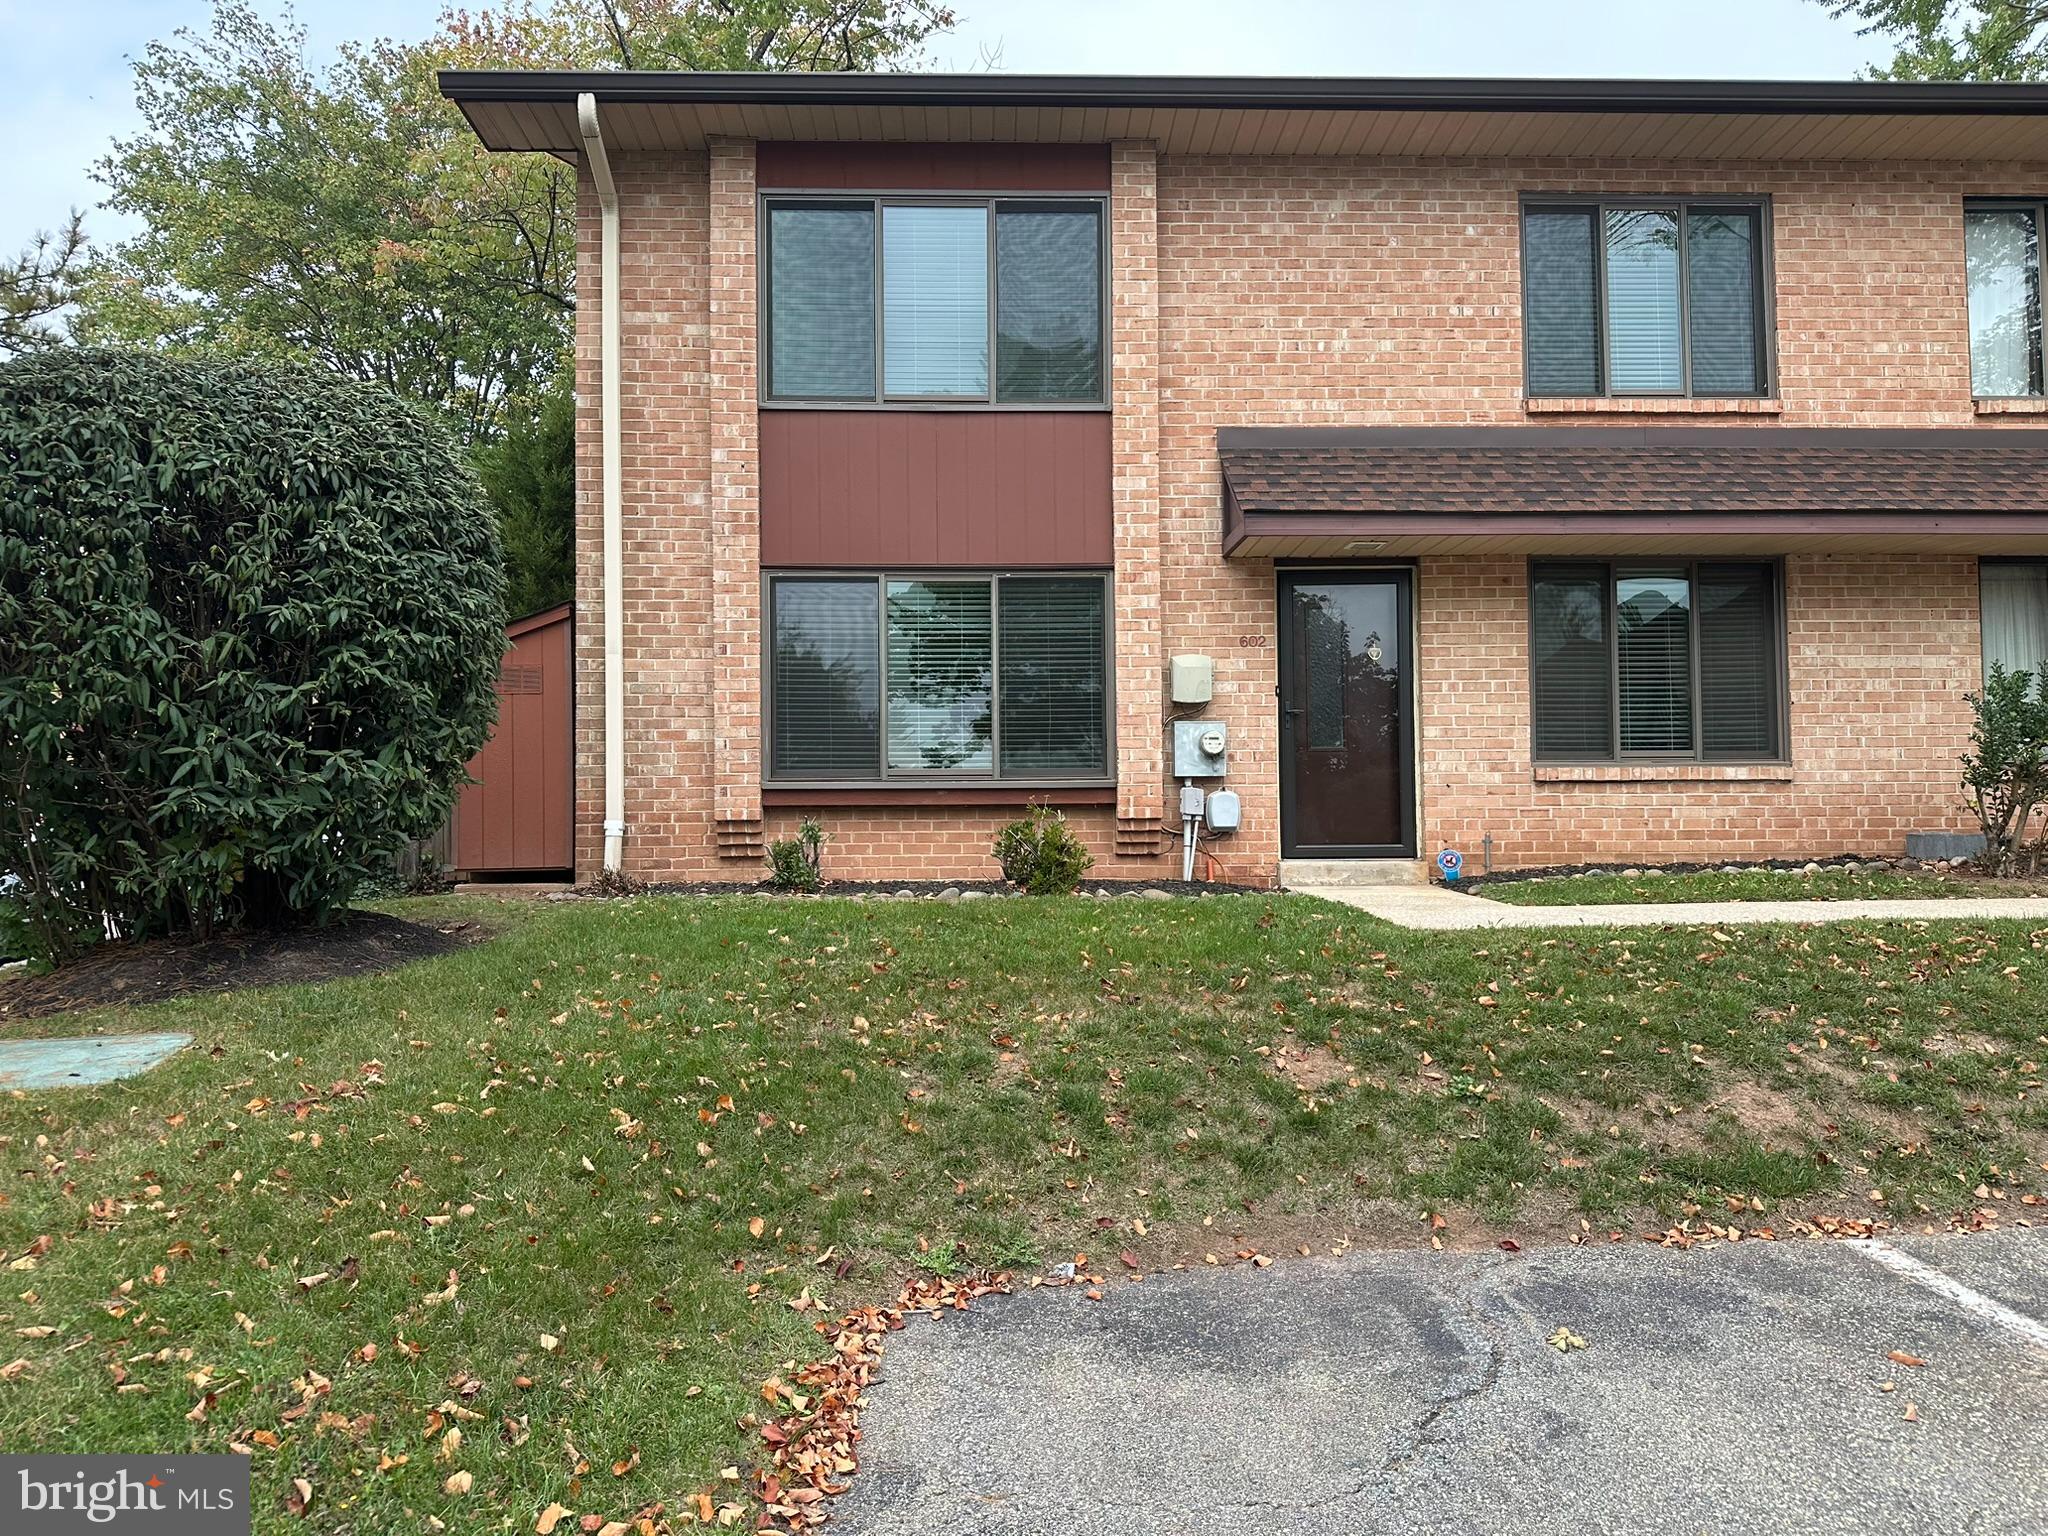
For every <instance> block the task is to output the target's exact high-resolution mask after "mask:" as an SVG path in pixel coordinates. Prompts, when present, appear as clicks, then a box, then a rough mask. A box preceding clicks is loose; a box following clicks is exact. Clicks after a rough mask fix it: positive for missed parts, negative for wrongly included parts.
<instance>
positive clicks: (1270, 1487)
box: [834, 1229, 2048, 1536]
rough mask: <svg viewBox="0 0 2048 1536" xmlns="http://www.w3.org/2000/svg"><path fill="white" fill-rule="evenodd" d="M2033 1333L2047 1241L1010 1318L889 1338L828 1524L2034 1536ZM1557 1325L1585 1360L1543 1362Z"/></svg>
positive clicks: (1752, 1257)
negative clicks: (849, 1483)
mask: <svg viewBox="0 0 2048 1536" xmlns="http://www.w3.org/2000/svg"><path fill="white" fill-rule="evenodd" d="M2044 1322H2048V1233H2043V1232H2039V1231H2033V1230H2027V1229H2008V1230H2005V1231H2002V1232H1994V1233H1984V1234H1976V1235H1971V1236H1948V1237H1934V1238H1897V1239H1891V1240H1888V1241H1887V1242H1886V1243H1884V1244H1881V1245H1875V1246H1873V1245H1866V1244H1858V1243H1847V1242H1837V1243H1823V1242H1777V1243H1766V1242H1748V1243H1742V1244H1737V1245H1734V1246H1722V1247H1715V1248H1710V1249H1703V1250H1694V1251H1691V1252H1677V1251H1671V1250H1666V1249H1661V1248H1657V1247H1654V1246H1651V1245H1648V1244H1634V1245H1624V1246H1604V1245H1603V1246H1597V1247H1585V1248H1550V1249H1541V1250H1535V1249H1532V1250H1528V1251H1525V1252H1523V1253H1520V1254H1507V1253H1500V1252H1490V1253H1465V1254H1450V1253H1431V1252H1428V1251H1426V1250H1425V1251H1417V1252H1400V1253H1375V1254H1366V1253H1358V1254H1350V1255H1346V1256H1345V1257H1343V1258H1319V1259H1298V1260H1292V1261H1283V1262H1279V1263H1276V1264H1274V1265H1273V1266H1272V1267H1271V1268H1269V1269H1263V1270H1261V1269H1253V1268H1250V1267H1242V1268H1232V1269H1225V1270H1205V1271H1201V1272H1186V1273H1173V1274H1164V1275H1156V1276H1151V1277H1148V1278H1147V1279H1146V1280H1145V1281H1144V1283H1143V1284H1118V1285H1114V1286H1110V1287H1106V1288H1105V1291H1104V1299H1103V1300H1102V1301H1100V1302H1090V1301H1087V1300H1086V1299H1085V1298H1084V1295H1083V1293H1082V1292H1081V1291H1080V1290H1079V1289H1068V1290H1040V1291H1036V1292H1027V1293H1024V1294H1022V1295H1019V1296H1017V1297H1014V1298H1007V1299H1004V1298H995V1299H991V1300H988V1301H984V1302H982V1303H978V1304H977V1305H976V1306H975V1308H974V1309H973V1310H971V1311H969V1312H967V1313H965V1314H962V1315H956V1316H951V1317H947V1318H944V1319H941V1320H939V1321H936V1322H932V1321H926V1320H922V1319H920V1320H918V1321H916V1322H915V1323H913V1324H912V1326H911V1327H910V1328H908V1329H907V1330H906V1331H905V1332H904V1333H902V1334H900V1335H898V1336H897V1337H896V1339H894V1340H893V1341H892V1342H891V1345H890V1348H889V1353H888V1358H887V1362H886V1369H885V1372H884V1375H883V1379H882V1380H881V1381H880V1383H879V1384H878V1385H877V1386H876V1387H875V1388H874V1389H873V1391H872V1393H871V1394H870V1400H869V1408H868V1412H867V1414H866V1416H865V1418H864V1420H863V1424H864V1429H865V1437H864V1441H863V1449H862V1457H861V1460H862V1467H861V1471H860V1474H859V1475H858V1476H857V1477H856V1478H855V1479H854V1480H853V1488H852V1490H851V1491H850V1492H849V1493H847V1494H846V1495H845V1497H844V1498H843V1499H841V1500H840V1501H838V1502H837V1504H836V1506H835V1510H834V1513H835V1516H836V1522H835V1523H837V1524H838V1525H839V1526H840V1528H841V1529H843V1530H845V1531H847V1532H849V1533H852V1536H898V1533H903V1536H907V1533H911V1532H917V1533H931V1532H941V1531H943V1532H949V1533H971V1532H985V1533H990V1536H1013V1533H1014V1536H1024V1533H1033V1536H1037V1533H1045V1536H1053V1533H1059V1536H1084V1533H1104V1536H1108V1533H1116V1536H1125V1533H1132V1532H1148V1533H1149V1532H1161V1533H1181V1532H1212V1531H1231V1532H1301V1533H1308V1532H1315V1533H1318V1536H1323V1533H1331V1532H1345V1533H1351V1532H1379V1531H1384V1532H1390V1533H1392V1532H1400V1533H1421V1532H1445V1533H1448V1532H1496V1531H1499V1532H1508V1531H1512V1532H1517V1533H1529V1532H1550V1531H1556V1532H1577V1533H1583V1532H1646V1531H1657V1532H1673V1533H1687V1532H1814V1533H1830V1536H1839V1533H1843V1532H1884V1533H1887V1536H1891V1533H1911V1532H1928V1533H1935V1532H1939V1533H1943V1536H1948V1533H1958V1532H1971V1533H1993V1532H2013V1533H2020V1532H2027V1533H2036V1536H2038V1533H2040V1532H2043V1531H2048V1326H2044ZM1559 1328H1565V1329H1568V1330H1569V1331H1570V1332H1572V1333H1573V1334H1576V1335H1577V1336H1578V1337H1580V1338H1582V1339H1583V1340H1584V1341H1585V1347H1584V1348H1583V1349H1580V1348H1570V1349H1567V1350H1566V1351H1564V1352H1562V1353H1560V1352H1559V1351H1558V1350H1557V1349H1556V1348H1554V1347H1552V1346H1551V1345H1550V1344H1549V1343H1548V1342H1547V1341H1548V1340H1549V1338H1550V1337H1551V1336H1552V1335H1553V1334H1554V1333H1555V1332H1556V1330H1557V1329H1559ZM1894 1350H1896V1351H1899V1352H1901V1353H1903V1354H1906V1355H1910V1356H1913V1357H1916V1358H1918V1359H1921V1360H1924V1361H1925V1362H1926V1363H1925V1364H1924V1365H1919V1366H1914V1365H1910V1364H1901V1363H1896V1362H1894V1361H1893V1360H1891V1359H1889V1358H1887V1356H1888V1354H1889V1353H1890V1352H1891V1351H1894ZM1885 1383H1891V1384H1892V1388H1891V1390H1889V1391H1887V1390H1885V1389H1884V1384H1885ZM1909 1405H1910V1408H1911V1412H1910V1414H1909V1411H1908V1409H1909Z"/></svg>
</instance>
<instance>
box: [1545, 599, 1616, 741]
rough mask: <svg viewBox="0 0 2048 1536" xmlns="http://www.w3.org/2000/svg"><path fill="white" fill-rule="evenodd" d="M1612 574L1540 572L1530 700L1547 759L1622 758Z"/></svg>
mask: <svg viewBox="0 0 2048 1536" xmlns="http://www.w3.org/2000/svg"><path fill="white" fill-rule="evenodd" d="M1607 585H1608V575H1607V568H1606V567H1605V566H1600V565H1548V566H1538V567H1536V569H1535V571H1534V572H1533V573H1532V576H1531V580H1530V585H1529V650H1530V692H1531V698H1532V701H1533V704H1534V711H1533V716H1532V719H1533V724H1534V734H1533V738H1532V739H1533V743H1534V746H1535V751H1536V756H1538V757H1539V758H1575V759H1579V758H1605V757H1612V756H1613V755H1614V687H1613V683H1614V659H1613V656H1612V654H1611V653H1610V652H1609V650H1608V645H1607Z"/></svg>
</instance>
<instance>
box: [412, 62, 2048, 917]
mask: <svg viewBox="0 0 2048 1536" xmlns="http://www.w3.org/2000/svg"><path fill="white" fill-rule="evenodd" d="M442 84H443V89H444V90H445V92H446V93H447V94H448V95H449V96H450V97H451V98H453V99H454V100H455V101H456V102H457V103H459V104H460V106H461V108H462V110H463V111H464V112H465V113H466V114H467V116H468V118H469V120H470V122H471V123H472V124H473V126H474V127H475V130H476V132H477V133H478V134H479V135H480V136H481V138H482V140H483V142H484V143H485V144H487V145H488V146H489V147H490V148H492V149H494V150H502V151H507V152H540V153H550V154H555V155H558V156H562V157H564V158H566V159H569V160H571V161H573V162H575V163H576V164H577V165H579V167H580V168H581V186H582V201H581V217H580V225H579V227H580V247H579V269H578V271H579V282H580V288H581V294H582V300H583V302H582V303H581V305H580V307H579V311H578V318H577V333H576V334H577V362H578V381H577V397H578V438H577V446H578V479H579V499H578V523H577V573H578V574H577V594H576V596H577V609H576V613H577V618H576V633H575V675H576V743H577V745H576V765H577V766H576V793H575V805H576V843H575V850H576V852H575V856H576V863H577V869H578V873H579V874H580V875H582V876H585V877H588V876H590V875H592V874H594V873H595V872H596V871H597V870H598V869H599V868H600V867H601V866H602V865H604V864H612V865H614V866H617V867H621V868H623V869H624V870H625V871H626V872H627V873H628V874H630V875H633V876H636V877H639V878H643V879H648V880H684V879H688V880H700V879H751V878H754V877H755V876H756V875H757V874H758V872H759V868H760V865H759V860H760V855H761V850H762V847H763V844H764V840H766V839H769V838H773V837H776V836H778V835H783V834H785V833H786V832H787V831H788V830H789V829H790V828H792V827H793V826H794V824H795V822H796V821H797V819H798V818H799V817H801V816H803V815H805V814H815V815H817V816H819V817H820V818H821V819H822V820H823V821H824V822H825V824H826V827H827V830H828V832H829V834H830V836H831V843H830V846H829V851H828V861H829V862H828V870H827V872H828V874H831V875H835V876H838V877H841V878H875V879H898V878H915V877H945V878H970V877H972V878H986V877H988V876H990V875H991V874H993V873H994V867H993V863H992V860H991V858H990V855H989V847H990V843H991V840H992V836H993V833H994V831H995V829H996V828H997V827H998V826H1000V825H1001V824H1002V823H1003V822H1005V821H1007V820H1009V819H1011V818H1013V817H1015V816H1016V815H1018V814H1019V813H1020V810H1021V808H1022V807H1023V806H1025V805H1026V804H1027V803H1032V802H1044V803H1050V804H1054V805H1058V806H1061V807H1063V808H1064V809H1065V811H1066V814H1067V815H1068V817H1069V819H1070V820H1071V821H1072V822H1073V824H1074V825H1075V826H1076V827H1077V828H1078V829H1079V830H1080V831H1081V832H1082V834H1083V835H1084V836H1085V837H1086V838H1087V840H1088V842H1089V843H1090V845H1091V846H1092V848H1093V850H1094V852H1095V855H1096V858H1097V867H1096V871H1095V875H1096V876H1098V877H1102V878H1109V879H1117V878H1123V879H1152V878H1159V877H1161V876H1164V875H1170V874H1174V873H1177V872H1178V870H1179V867H1180V847H1179V844H1180V838H1181V830H1182V829H1181V823H1180V812H1179V790H1180V785H1181V783H1182V782H1183V781H1182V780H1181V779H1180V778H1179V777H1177V775H1176V767H1177V766H1178V767H1180V768H1183V769H1188V770H1199V771H1200V774H1201V776H1200V777H1198V778H1195V779H1193V782H1195V783H1197V784H1198V785H1199V786H1200V787H1202V788H1204V789H1208V790H1216V789H1228V790H1230V791H1233V792H1235V794H1236V796H1237V797H1238V801H1239V809H1240V815H1239V818H1238V819H1239V825H1238V827H1237V829H1236V830H1235V831H1219V832H1216V833H1207V832H1205V833H1204V834H1203V841H1202V847H1203V850H1204V852H1205V854H1206V855H1207V857H1205V858H1204V859H1203V860H1202V861H1201V863H1200V865H1199V868H1200V870H1201V872H1203V873H1205V874H1208V875H1212V876H1216V877H1220V878H1226V879H1232V880H1238V881H1249V882H1253V883H1270V882H1273V881H1275V880H1276V879H1279V878H1282V877H1283V875H1284V874H1285V873H1286V872H1287V861H1294V860H1301V861H1317V862H1321V861H1328V860H1338V859H1343V860H1355V861H1368V860H1374V861H1384V862H1382V863H1378V864H1373V865H1366V864H1363V863H1360V864H1356V865H1353V866H1351V867H1353V868H1356V869H1366V868H1370V869H1373V870H1390V871H1399V870H1408V869H1413V868H1416V867H1417V866H1418V864H1419V862H1420V861H1422V860H1426V859H1429V858H1431V857H1433V856H1434V855H1435V854H1436V853H1437V852H1438V851H1439V850H1442V849H1445V848H1455V849H1458V850H1460V851H1462V852H1463V853H1464V854H1465V856H1466V858H1467V860H1468V864H1469V865H1471V866H1473V867H1476V866H1477V865H1478V864H1479V862H1480V861H1481V860H1482V859H1490V860H1491V861H1492V863H1493V864H1494V865H1495V866H1496V867H1508V866H1517V865H1522V866H1527V865H1541V864H1554V863H1565V862H1577V861H1587V860H1623V861H1679V860H1714V861H1719V860H1734V859H1747V858H1761V857H1785V856H1800V857H1809V856H1825V855H1831V854H1841V853H1850V852H1860V853H1868V854H1873V855H1875V854H1897V853H1899V852H1901V851H1902V850H1903V849H1904V847H1905V844H1906V840H1907V839H1908V838H1909V837H1912V836H1914V835H1916V834H1927V833H1936V834H1939V833H1955V832H1960V831H1963V830H1965V829H1966V825H1967V818H1966V816H1965V813H1964V811H1963V808H1962V805H1961V802H1960V800H1959V797H1958V794H1957V790H1956V780H1957V772H1956V759H1957V756H1958V754H1959V753H1960V752H1961V751H1962V750H1963V749H1964V747H1965V746H1966V743H1967V737H1968V732H1969V709H1968V706H1967V704H1966V702H1965V695H1966V694H1967V693H1969V692H1970V691H1971V690H1972V689H1973V688H1975V687H1976V686H1977V685H1978V684H1979V682H1980V681H1981V679H1982V677H1983V675H1984V672H1985V669H1986V668H1987V667H1988V666H1989V665H1990V664H1991V663H1992V662H1994V661H2002V662H2004V663H2005V664H2007V665H2009V666H2013V667H2019V666H2026V667H2035V666H2038V665H2039V664H2040V663H2041V662H2042V660H2043V658H2044V656H2048V435H2044V431H2048V395H2044V390H2043V372H2042V356H2041V348H2042V335H2041V323H2040V306H2041V274H2040V260H2041V254H2040V253H2041V239H2042V227H2041V225H2042V218H2043V207H2044V205H2043V200H2044V199H2048V88H2044V87H2039V86H2031V85H2017V86H1992V85H1967V86H1950V85H1897V84H1871V83H1848V82H1836V83H1826V84H1776V83H1773V84H1756V83H1740V84H1726V83H1722V84H1711V83H1709V84H1703V83H1685V82H1598V81H1507V80H1496V81H1429V80H1259V79H1181V78H1144V77H1139V78H1119V79H1109V78H1097V77H1086V78H1054V77H1033V76H1003V75H985V76H920V75H868V76H862V75H852V76H849V75H776V76H766V75H721V74H631V73H625V74H620V73H602V74H571V73H543V72H514V73H492V72H457V73H451V74H448V75H445V76H444V77H443V81H442ZM1176 658H1185V659H1184V660H1183V661H1182V662H1181V663H1180V664H1179V665H1175V659H1176ZM1189 726H1192V727H1193V728H1192V729H1187V728H1186V727H1189ZM1176 727H1181V728H1182V729H1181V730H1180V734H1179V736H1178V738H1177V737H1176ZM1218 746H1220V748H1221V750H1220V751H1218V752H1206V751H1205V748H1215V747H1218ZM1177 752H1178V753H1181V754H1187V755H1186V756H1185V757H1183V758H1181V759H1180V760H1179V761H1178V762H1177V760H1176V753H1177Z"/></svg>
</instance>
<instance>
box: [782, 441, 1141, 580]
mask: <svg viewBox="0 0 2048 1536" xmlns="http://www.w3.org/2000/svg"><path fill="white" fill-rule="evenodd" d="M1111 559H1112V556H1111V539H1110V418H1109V415H1108V413H1107V412H1104V411H1080V412H1069V411H1018V412H1014V413H1013V412H1004V411H763V412H762V413H761V563H762V564H763V565H766V566H774V567H783V568H788V567H800V566H809V567H851V568H862V567H866V568H876V567H882V566H945V565H960V566H970V565H971V566H1036V567H1041V568H1043V567H1052V566H1106V565H1108V564H1110V562H1111Z"/></svg>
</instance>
